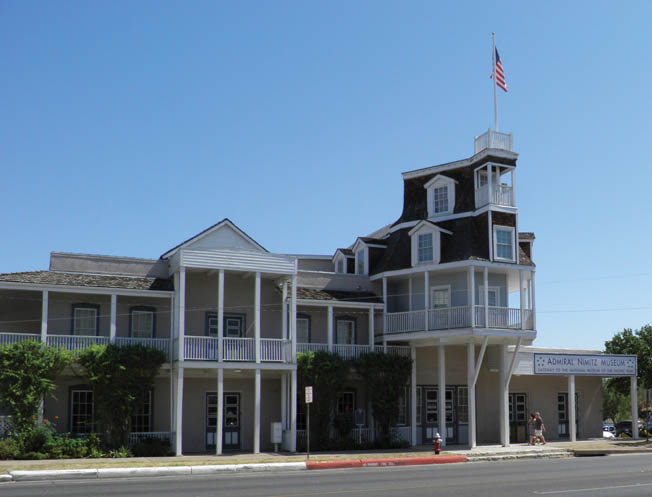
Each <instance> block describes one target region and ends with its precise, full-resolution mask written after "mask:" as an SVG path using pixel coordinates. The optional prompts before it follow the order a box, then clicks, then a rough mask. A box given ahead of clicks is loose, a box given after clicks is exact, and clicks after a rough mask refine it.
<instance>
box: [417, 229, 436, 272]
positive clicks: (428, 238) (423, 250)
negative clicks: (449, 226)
mask: <svg viewBox="0 0 652 497" xmlns="http://www.w3.org/2000/svg"><path fill="white" fill-rule="evenodd" d="M418 243H419V247H418V250H417V251H418V261H419V264H422V263H424V262H432V233H424V234H422V235H418Z"/></svg>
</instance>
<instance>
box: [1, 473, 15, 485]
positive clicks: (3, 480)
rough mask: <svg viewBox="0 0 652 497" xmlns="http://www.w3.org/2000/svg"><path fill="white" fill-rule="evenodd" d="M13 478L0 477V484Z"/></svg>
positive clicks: (8, 476) (7, 476)
mask: <svg viewBox="0 0 652 497" xmlns="http://www.w3.org/2000/svg"><path fill="white" fill-rule="evenodd" d="M12 479H13V478H12V477H11V475H0V483H2V482H5V481H11V480H12Z"/></svg>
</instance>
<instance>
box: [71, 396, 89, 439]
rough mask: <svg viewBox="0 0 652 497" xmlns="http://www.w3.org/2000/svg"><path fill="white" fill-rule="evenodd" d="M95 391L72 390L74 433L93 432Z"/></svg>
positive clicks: (72, 428) (72, 429)
mask: <svg viewBox="0 0 652 497" xmlns="http://www.w3.org/2000/svg"><path fill="white" fill-rule="evenodd" d="M93 410H94V404H93V391H92V390H81V389H79V390H71V391H70V431H71V432H72V433H91V432H92V431H93V414H94V411H93Z"/></svg>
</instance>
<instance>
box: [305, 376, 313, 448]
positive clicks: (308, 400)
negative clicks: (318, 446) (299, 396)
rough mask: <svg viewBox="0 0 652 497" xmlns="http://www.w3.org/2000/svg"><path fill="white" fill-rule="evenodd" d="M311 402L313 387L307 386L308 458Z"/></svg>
mask: <svg viewBox="0 0 652 497" xmlns="http://www.w3.org/2000/svg"><path fill="white" fill-rule="evenodd" d="M310 404H312V387H306V459H310Z"/></svg>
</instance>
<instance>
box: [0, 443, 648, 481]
mask: <svg viewBox="0 0 652 497" xmlns="http://www.w3.org/2000/svg"><path fill="white" fill-rule="evenodd" d="M632 452H652V443H651V444H646V443H645V441H634V440H588V441H581V442H572V443H571V442H551V443H548V444H546V445H538V446H529V445H527V444H515V445H512V446H510V447H502V446H500V445H484V446H479V447H476V448H474V449H468V448H466V447H462V446H449V447H446V448H445V452H444V453H442V454H441V455H437V456H435V455H434V453H433V451H432V449H431V447H430V446H429V445H428V446H420V447H415V448H412V449H406V450H400V451H398V450H397V451H378V452H373V451H372V452H359V451H351V452H340V453H330V452H329V453H314V454H311V458H310V460H307V459H306V455H305V454H288V453H263V454H234V455H226V456H209V455H198V456H180V457H157V458H126V459H75V460H70V459H69V460H56V461H55V460H48V461H0V482H3V481H4V482H7V481H36V480H61V479H65V480H69V479H97V478H132V477H152V476H178V475H201V474H203V475H206V474H223V473H229V472H240V471H300V470H309V469H339V468H356V467H384V466H398V465H412V464H446V463H459V462H467V461H468V462H481V461H505V460H513V459H528V458H558V457H573V456H574V455H606V454H614V453H632ZM4 473H6V474H4Z"/></svg>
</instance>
